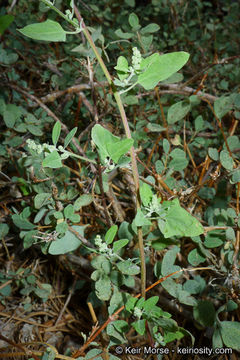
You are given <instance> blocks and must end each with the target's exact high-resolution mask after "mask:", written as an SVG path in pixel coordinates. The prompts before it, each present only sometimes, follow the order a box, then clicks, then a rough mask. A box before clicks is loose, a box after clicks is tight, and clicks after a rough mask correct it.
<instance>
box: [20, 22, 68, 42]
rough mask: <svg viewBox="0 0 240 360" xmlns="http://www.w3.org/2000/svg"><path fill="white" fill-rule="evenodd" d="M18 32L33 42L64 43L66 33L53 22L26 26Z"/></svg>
mask: <svg viewBox="0 0 240 360" xmlns="http://www.w3.org/2000/svg"><path fill="white" fill-rule="evenodd" d="M18 31H19V32H20V33H21V34H23V35H25V36H27V37H29V38H31V39H33V40H43V41H66V32H65V31H64V30H63V28H62V27H61V25H60V24H59V23H57V22H56V21H53V20H46V21H44V22H41V23H37V24H31V25H27V26H25V27H24V28H22V29H18Z"/></svg>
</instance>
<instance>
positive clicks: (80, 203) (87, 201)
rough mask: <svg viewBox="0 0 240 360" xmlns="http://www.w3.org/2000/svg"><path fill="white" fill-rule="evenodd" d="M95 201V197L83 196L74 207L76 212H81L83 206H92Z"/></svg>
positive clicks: (76, 201)
mask: <svg viewBox="0 0 240 360" xmlns="http://www.w3.org/2000/svg"><path fill="white" fill-rule="evenodd" d="M92 201H93V197H92V195H90V194H83V195H81V196H80V197H79V198H77V200H75V202H74V204H73V207H74V210H75V211H79V210H80V209H81V208H82V207H83V206H87V205H90V204H91V203H92Z"/></svg>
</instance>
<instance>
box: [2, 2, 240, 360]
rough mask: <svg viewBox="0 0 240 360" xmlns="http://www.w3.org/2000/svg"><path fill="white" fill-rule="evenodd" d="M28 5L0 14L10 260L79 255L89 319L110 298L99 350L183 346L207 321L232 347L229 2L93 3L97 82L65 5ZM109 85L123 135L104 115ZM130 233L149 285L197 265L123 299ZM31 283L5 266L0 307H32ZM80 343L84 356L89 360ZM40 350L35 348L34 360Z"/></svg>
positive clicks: (24, 272) (235, 115) (234, 80)
mask: <svg viewBox="0 0 240 360" xmlns="http://www.w3.org/2000/svg"><path fill="white" fill-rule="evenodd" d="M43 2H44V4H45V5H44V4H43V3H41V5H40V6H39V8H38V7H36V4H37V3H36V2H30V3H27V2H26V1H25V0H22V1H19V2H18V4H17V6H16V8H15V9H13V15H10V14H7V12H6V10H5V9H3V8H1V15H0V34H1V40H2V42H1V45H0V68H1V80H2V81H3V86H2V88H1V94H0V117H1V120H2V121H1V125H0V126H1V134H0V137H1V144H0V170H1V171H0V187H1V190H2V189H3V191H2V194H3V195H2V197H1V203H2V202H3V204H2V207H1V209H3V210H2V213H1V224H0V238H1V240H2V243H3V246H2V249H5V248H7V249H8V251H9V249H10V250H11V249H15V247H19V238H20V240H21V244H23V249H21V251H22V252H23V255H24V256H25V251H28V252H29V253H30V254H34V257H38V256H39V258H41V257H43V256H46V255H48V254H49V255H54V256H55V257H57V256H58V255H63V254H68V255H69V258H67V260H66V261H67V262H68V265H69V266H70V267H71V266H72V265H71V262H70V260H69V259H71V253H72V252H75V254H76V255H77V256H78V257H79V258H80V259H81V260H82V258H83V260H85V261H86V262H88V263H89V266H88V270H87V271H90V272H91V273H89V274H86V278H87V279H88V280H87V281H89V283H90V286H89V289H90V287H91V288H92V292H91V293H90V294H89V299H90V300H91V302H92V304H93V306H94V307H98V306H101V305H102V303H103V302H107V305H108V306H106V304H104V315H103V316H104V319H105V314H106V311H108V315H109V316H110V315H113V314H114V312H115V311H117V310H118V309H119V308H121V307H122V306H125V310H124V311H122V313H120V314H119V315H118V316H119V317H120V318H118V319H117V320H114V321H111V322H110V323H109V324H108V326H107V328H106V334H104V340H105V342H107V341H108V349H110V350H109V354H108V355H107V356H108V357H109V359H112V360H114V359H117V357H116V356H114V355H113V354H111V353H110V352H111V351H112V348H111V346H115V345H118V344H123V343H125V344H127V343H128V341H129V339H128V332H129V331H131V332H133V333H134V334H135V335H137V336H140V337H142V338H145V339H148V338H151V339H152V340H153V341H154V343H155V345H156V346H158V347H162V346H166V344H169V345H168V346H170V347H171V346H174V343H175V342H176V340H177V341H178V342H179V343H181V339H182V337H183V336H188V339H186V342H187V341H189V340H190V339H189V337H191V339H192V345H193V342H194V336H195V341H196V344H197V345H196V346H198V347H199V346H201V345H202V344H201V343H200V341H201V340H199V339H204V335H203V334H205V333H209V332H208V331H205V330H207V329H209V328H211V331H212V334H213V335H212V345H213V347H214V348H215V347H223V346H226V347H230V348H232V349H234V350H237V351H240V349H239V341H238V339H239V322H238V318H237V316H236V309H237V304H236V303H235V302H234V301H233V300H230V301H228V298H230V297H232V298H233V299H236V297H237V295H238V293H239V274H238V273H237V274H236V273H235V272H234V269H237V267H238V262H239V254H238V251H237V249H238V245H237V244H238V240H237V239H238V237H237V235H238V231H239V226H240V215H239V213H238V212H239V209H238V205H237V201H238V199H239V182H240V170H239V161H240V156H239V148H240V141H239V128H238V127H237V126H236V125H237V123H236V122H235V121H238V120H239V119H240V96H239V81H240V71H239V69H240V68H239V58H238V57H237V56H236V54H239V51H240V47H239V41H238V37H237V32H236V31H235V26H236V23H237V14H238V13H239V4H238V3H235V2H230V1H228V0H227V1H225V2H224V3H223V2H221V1H220V2H219V3H218V5H217V10H216V9H214V8H213V6H212V3H211V2H209V1H205V2H199V1H194V2H193V3H194V4H193V5H194V6H190V5H189V4H187V5H186V3H185V2H179V1H171V4H170V5H171V6H169V1H167V0H164V1H161V2H160V1H155V0H153V1H151V2H150V1H149V2H148V4H144V6H141V5H140V2H139V4H135V2H134V1H133V0H126V1H122V2H120V3H119V2H116V1H113V2H111V4H110V5H109V2H107V1H106V0H103V1H102V2H99V1H95V0H93V1H92V2H91V9H92V10H91V12H89V11H88V10H86V8H84V7H83V8H81V15H82V16H83V19H84V20H85V19H86V23H87V24H89V26H87V29H88V31H89V33H90V36H91V38H92V41H93V43H94V44H95V46H96V49H97V50H98V52H99V54H100V55H101V56H102V59H103V60H104V63H105V65H106V66H107V68H108V69H109V71H110V73H111V76H110V78H111V81H112V84H111V89H110V88H108V86H107V85H106V83H105V82H104V81H105V79H104V78H103V74H102V71H101V68H100V66H99V65H97V64H98V63H97V60H99V57H98V55H97V53H96V50H93V49H92V48H91V46H90V43H89V42H84V41H82V40H81V39H82V37H80V36H76V37H75V36H73V35H74V34H75V33H79V32H82V33H81V36H83V37H84V27H82V24H80V25H79V24H78V21H77V20H76V19H75V18H74V11H73V5H74V2H73V1H71V2H70V4H69V1H68V2H64V1H60V0H59V1H56V4H55V5H54V4H53V3H52V2H49V1H43ZM43 5H44V6H43ZM47 5H49V6H47ZM69 5H70V6H69ZM112 5H113V7H112V8H110V6H112ZM135 5H138V6H135ZM53 6H56V7H57V9H58V10H57V13H55V12H53V11H50V8H52V7H53ZM134 6H135V8H134ZM215 10H216V11H217V14H218V17H216V15H215ZM133 11H134V12H133ZM57 14H58V15H57ZM116 14H117V15H116ZM196 14H197V15H196ZM59 15H60V16H59ZM61 18H62V19H61ZM39 19H41V20H39ZM43 19H44V20H43ZM13 21H14V22H13ZM39 21H40V22H39ZM156 22H157V23H156ZM68 26H69V27H71V28H70V30H73V31H71V32H70V31H67V30H64V29H67V28H68ZM16 28H18V32H17V31H16ZM30 39H32V40H37V42H34V41H32V40H30ZM39 41H40V42H39ZM48 42H59V44H58V46H57V47H55V46H52V45H54V44H48ZM79 42H80V43H79ZM23 44H24V46H23ZM212 44H214V45H212ZM48 46H49V47H48ZM53 49H54V50H53ZM189 54H191V57H190V55H189ZM189 58H190V61H189V63H188V60H189ZM221 59H223V60H224V59H227V60H226V61H225V60H224V61H222V62H221ZM184 65H186V66H185V67H184ZM30 69H31V70H30ZM181 69H182V71H181V73H179V72H178V71H180V70H181ZM204 69H205V70H204ZM206 72H207V73H208V77H207V78H203V77H202V76H203V75H204V74H206ZM186 81H187V82H188V81H189V83H187V84H185V82H186ZM81 86H83V87H82V88H81ZM117 90H119V94H120V95H121V96H120V98H121V100H122V102H123V104H124V106H123V108H124V109H125V111H126V115H127V116H126V118H127V119H128V126H129V128H130V132H129V133H131V137H130V135H129V133H126V135H127V137H126V136H125V135H123V134H124V132H123V126H122V124H120V122H119V117H118V112H117V110H116V103H115V102H114V100H113V95H116V92H117ZM153 90H154V91H153ZM83 93H84V95H83ZM125 93H127V94H125ZM193 94H194V95H193ZM66 95H67V96H66ZM62 96H63V97H62ZM64 96H66V97H64ZM60 97H61V98H60ZM38 98H39V99H40V101H36V100H37V99H38ZM34 99H35V100H34ZM206 100H207V102H206ZM119 101H120V100H118V103H117V105H118V107H119V108H120V109H121V106H119ZM210 103H212V105H211V106H210V105H209V104H210ZM39 105H40V106H39ZM53 113H54V114H55V115H54V120H53V116H52V115H53ZM89 114H90V115H89ZM56 116H58V117H59V120H60V121H58V120H56ZM90 121H94V123H91V124H89V123H90ZM124 127H125V130H126V123H125V124H124ZM66 129H69V130H66ZM109 129H110V131H109ZM50 144H51V145H50ZM133 153H135V154H136V155H137V167H138V175H139V177H140V188H139V194H137V193H136V191H135V190H134V186H133V181H132V176H133V178H135V177H136V172H134V170H132V169H133V168H132V167H131V166H132V164H133V163H132V158H131V156H132V154H133ZM5 194H7V196H6V202H5ZM138 195H139V197H140V199H138V200H141V201H140V203H141V204H140V206H139V207H138V209H136V203H137V201H136V199H137V198H138ZM9 199H10V200H11V201H12V200H13V201H12V202H10V203H9V202H8V201H9ZM15 200H17V201H15ZM120 219H121V220H120ZM122 219H124V221H122ZM140 230H142V234H143V252H144V256H145V261H146V264H147V268H148V270H149V271H148V274H147V280H148V282H149V284H153V283H154V281H156V280H155V278H154V277H153V276H152V275H149V274H152V273H153V272H154V276H155V277H156V279H161V278H162V277H164V276H168V275H170V274H172V273H173V272H178V271H181V270H182V269H183V268H184V269H189V268H190V270H191V267H197V266H199V265H202V266H208V268H211V271H210V270H208V271H206V273H205V272H201V275H197V273H196V272H192V271H191V272H189V273H188V275H183V276H180V273H177V274H175V275H172V276H170V277H168V278H167V279H166V280H164V281H163V282H162V283H161V284H160V285H158V286H161V287H162V288H163V289H164V291H163V292H161V296H160V297H158V296H151V294H150V292H152V291H153V290H151V291H149V293H147V296H146V299H143V298H136V297H134V296H136V295H137V292H140V290H137V289H139V281H140V279H141V278H142V272H141V266H140V265H141V261H140V258H141V256H142V255H141V252H140V251H139V248H138V246H137V245H136V242H137V237H138V236H139V232H140ZM9 241H10V242H11V241H12V242H13V244H14V246H13V247H12V248H11V246H10V245H9ZM32 250H33V251H34V252H32ZM11 251H12V250H11ZM49 258H50V259H53V257H51V256H50V257H49ZM60 258H61V257H60ZM64 258H65V257H64ZM44 259H47V258H46V257H45V258H44ZM90 262H91V264H90ZM89 268H90V269H91V270H89ZM153 270H154V271H153ZM212 270H213V271H212ZM47 282H48V280H47V281H41V282H40V281H38V277H37V275H36V274H35V273H31V272H30V269H25V268H24V269H23V268H19V269H18V270H17V271H13V270H12V269H11V270H10V271H9V269H7V268H6V271H2V272H1V273H0V285H1V286H0V301H1V302H2V303H3V304H6V302H7V301H8V299H9V297H12V296H13V295H14V293H16V291H19V293H20V295H21V296H23V297H24V298H25V300H26V298H28V301H31V302H33V301H35V300H33V299H34V298H36V299H40V300H41V301H44V302H46V301H47V299H48V298H49V297H50V296H51V294H52V286H51V285H49V284H47ZM153 294H154V292H153ZM155 294H156V293H155ZM139 296H140V295H139ZM29 298H30V300H29ZM162 299H163V300H164V301H165V303H166V302H167V303H169V304H172V302H171V301H170V299H174V301H175V303H180V304H181V311H180V310H179V312H178V309H179V308H178V307H177V306H176V308H174V309H172V308H171V306H170V307H169V310H168V311H169V312H166V311H165V310H164V307H165V303H164V301H162ZM25 300H24V301H25ZM160 306H161V307H160ZM185 308H186V310H187V311H186V312H185V311H182V309H183V310H185ZM170 312H171V313H170ZM221 312H224V317H221V316H220V318H219V313H221ZM230 312H232V313H230ZM185 313H186V314H189V313H190V315H189V318H190V319H191V320H192V319H194V322H193V321H188V322H185V321H184V324H186V325H184V326H185V327H186V329H183V328H182V327H179V326H178V324H177V322H176V321H175V320H174V319H177V318H178V319H179V321H181V322H182V321H183V320H185V319H184V317H185ZM186 316H187V315H186ZM223 319H224V320H223ZM233 319H234V320H235V321H233ZM102 320H103V319H101V321H102ZM179 323H180V322H179ZM199 328H201V329H203V330H201V331H203V333H201V335H202V336H198V335H199V331H200V330H198V329H199ZM229 334H231V335H229ZM135 335H134V336H135ZM193 335H194V336H193ZM84 336H85V335H84ZM105 337H106V338H105ZM142 338H141V341H142ZM146 341H147V340H146ZM207 341H209V339H208V340H207ZM184 344H185V342H184ZM93 346H95V347H96V348H94V349H91V350H89V351H86V354H85V355H84V358H86V359H90V358H93V357H95V358H96V359H102V357H103V355H102V349H98V344H97V343H94V344H93ZM54 357H55V353H54V352H51V351H50V350H49V349H47V350H46V351H45V353H44V354H43V358H44V359H51V358H54ZM80 358H81V357H80Z"/></svg>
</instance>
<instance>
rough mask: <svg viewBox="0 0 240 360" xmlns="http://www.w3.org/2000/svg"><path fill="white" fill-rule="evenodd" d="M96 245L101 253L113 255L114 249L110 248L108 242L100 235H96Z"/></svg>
mask: <svg viewBox="0 0 240 360" xmlns="http://www.w3.org/2000/svg"><path fill="white" fill-rule="evenodd" d="M95 245H96V246H97V247H98V248H99V251H100V252H101V253H105V254H106V255H109V256H113V251H112V249H109V248H108V246H107V244H106V243H105V242H104V241H103V240H102V238H101V236H100V235H97V236H96V237H95Z"/></svg>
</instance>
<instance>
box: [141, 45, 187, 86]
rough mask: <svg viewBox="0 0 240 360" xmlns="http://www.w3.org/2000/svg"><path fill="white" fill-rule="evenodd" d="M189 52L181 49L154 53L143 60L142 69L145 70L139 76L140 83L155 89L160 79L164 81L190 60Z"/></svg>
mask: <svg viewBox="0 0 240 360" xmlns="http://www.w3.org/2000/svg"><path fill="white" fill-rule="evenodd" d="M188 59H189V54H188V53H186V52H184V51H180V52H173V53H169V54H164V55H159V54H156V53H155V54H153V55H151V56H149V57H148V58H146V59H144V60H142V62H141V69H142V70H144V69H145V71H144V72H143V73H142V74H140V75H139V76H138V83H139V84H140V85H142V86H143V87H144V89H146V90H150V89H153V88H154V87H155V86H156V85H157V84H158V83H159V81H163V80H165V79H167V78H169V77H170V76H171V75H173V74H174V73H175V72H177V71H178V70H180V69H181V68H182V67H183V66H184V65H185V64H186V62H187V61H188Z"/></svg>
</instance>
